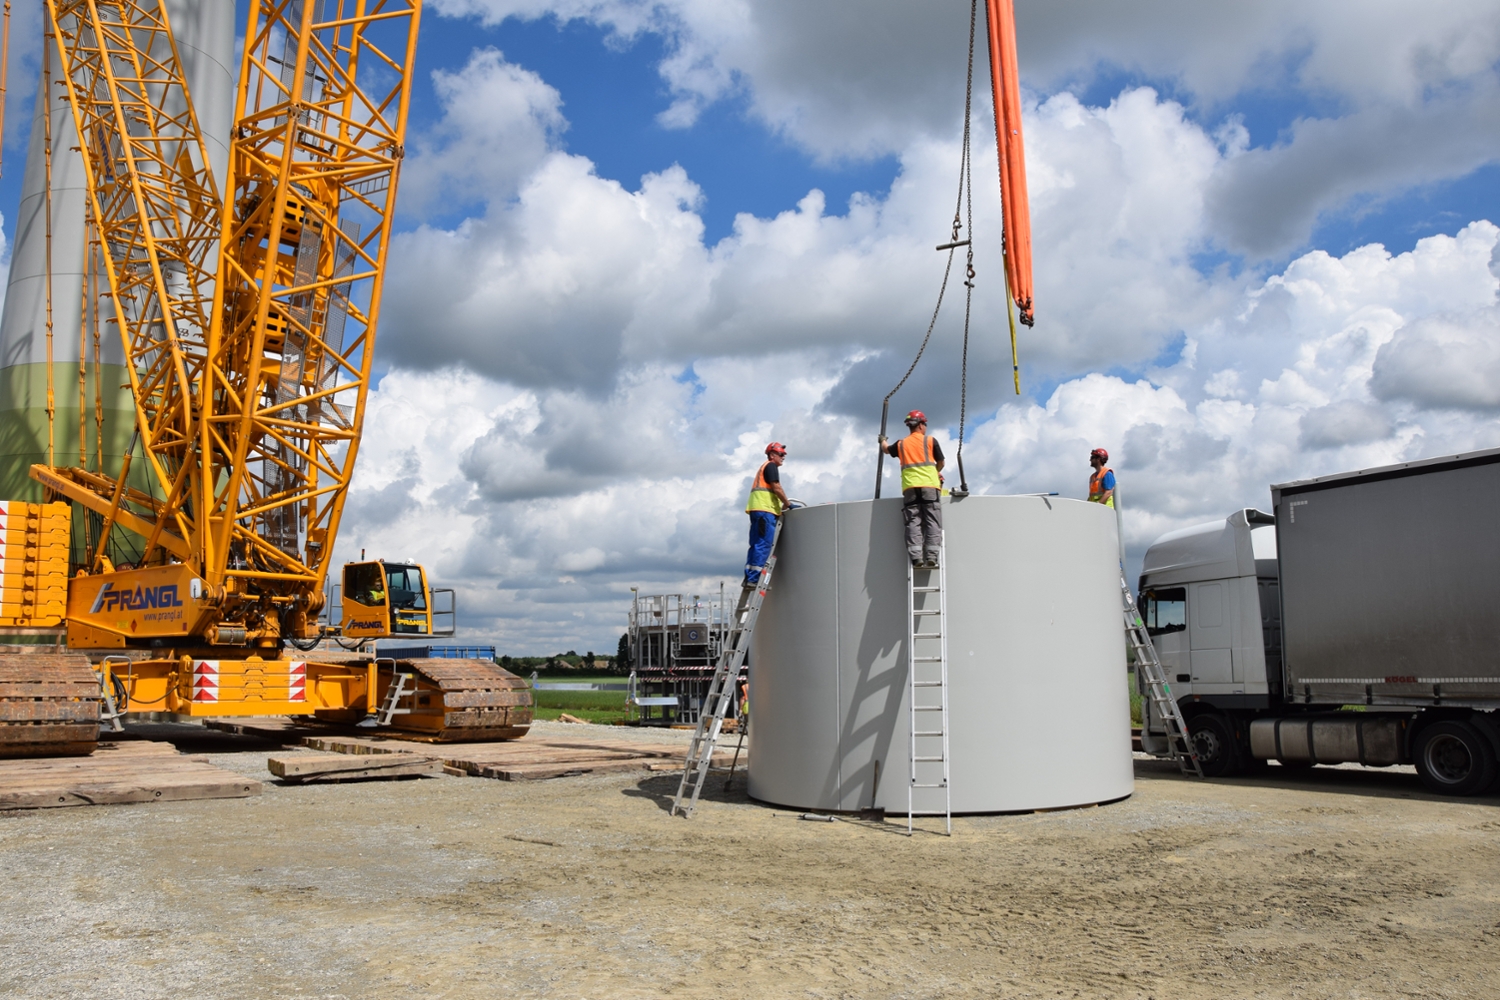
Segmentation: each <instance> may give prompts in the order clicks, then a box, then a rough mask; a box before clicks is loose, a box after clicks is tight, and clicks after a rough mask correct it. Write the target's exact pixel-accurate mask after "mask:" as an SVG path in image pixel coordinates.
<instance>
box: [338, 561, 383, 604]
mask: <svg viewBox="0 0 1500 1000" xmlns="http://www.w3.org/2000/svg"><path fill="white" fill-rule="evenodd" d="M344 593H345V594H347V595H348V597H349V599H350V600H353V601H358V602H359V603H360V604H363V605H366V606H368V607H379V606H380V605H382V604H384V603H385V602H386V589H385V576H384V574H383V573H381V572H380V563H350V564H349V565H348V566H345V567H344Z"/></svg>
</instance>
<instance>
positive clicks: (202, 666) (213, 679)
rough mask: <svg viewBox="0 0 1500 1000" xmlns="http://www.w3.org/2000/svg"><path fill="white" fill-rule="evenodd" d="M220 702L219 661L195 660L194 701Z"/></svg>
mask: <svg viewBox="0 0 1500 1000" xmlns="http://www.w3.org/2000/svg"><path fill="white" fill-rule="evenodd" d="M218 700H219V661H218V660H195V661H194V662H193V701H195V702H210V701H215V702H216V701H218Z"/></svg>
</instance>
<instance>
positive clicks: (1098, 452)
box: [1089, 448, 1109, 462]
mask: <svg viewBox="0 0 1500 1000" xmlns="http://www.w3.org/2000/svg"><path fill="white" fill-rule="evenodd" d="M1089 458H1097V459H1098V460H1099V461H1101V462H1108V461H1109V452H1107V451H1105V450H1104V449H1103V448H1095V449H1094V450H1093V451H1091V452H1089Z"/></svg>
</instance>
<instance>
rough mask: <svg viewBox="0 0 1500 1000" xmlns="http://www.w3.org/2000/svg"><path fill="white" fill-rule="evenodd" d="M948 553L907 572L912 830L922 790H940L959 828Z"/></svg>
mask: <svg viewBox="0 0 1500 1000" xmlns="http://www.w3.org/2000/svg"><path fill="white" fill-rule="evenodd" d="M947 566H948V558H947V552H946V550H945V551H943V552H941V553H939V556H938V564H937V566H936V567H935V568H922V567H918V566H916V565H912V566H910V567H909V568H908V569H907V571H906V609H907V634H906V635H907V638H906V676H907V683H908V685H909V690H908V696H909V697H908V704H909V705H910V707H911V711H910V716H911V770H910V772H909V774H910V781H909V782H908V785H907V789H906V832H907V834H908V835H910V834H911V832H912V816H913V815H914V814H915V811H916V800H917V795H918V789H923V788H933V789H940V790H941V791H942V796H943V821H944V823H945V825H946V829H947V832H948V833H949V834H950V835H951V834H952V833H953V799H952V794H951V792H950V790H949V781H948V779H949V774H948V599H947V596H946V593H945V590H946V587H945V583H946V577H947V572H948V570H947Z"/></svg>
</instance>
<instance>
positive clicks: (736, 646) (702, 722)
mask: <svg viewBox="0 0 1500 1000" xmlns="http://www.w3.org/2000/svg"><path fill="white" fill-rule="evenodd" d="M781 525H782V519H781V518H779V517H778V518H777V519H776V528H775V530H774V531H773V532H772V533H771V550H770V552H769V553H768V554H767V556H766V564H765V565H764V566H761V567H759V569H760V576H759V578H758V579H757V582H756V585H755V586H754V587H746V588H744V590H743V591H742V592H741V593H740V603H739V606H738V607H736V608H735V611H734V623H733V626H732V628H731V629H730V632H729V637H728V638H727V639H726V640H725V641H724V648H723V651H722V652H720V654H719V664H718V666H717V667H716V668H715V670H714V676H713V680H711V681H709V683H708V693H707V694H705V695H704V696H703V707H702V709H701V711H699V713H698V728H697V730H696V731H695V732H694V733H693V742H692V743H690V744H688V752H687V763H686V765H685V766H684V767H683V770H682V781H681V782H680V783H679V784H678V786H677V797H676V798H675V799H673V800H672V815H673V816H676V815H677V814H678V813H679V812H680V813H682V814H683V815H684V816H689V817H691V816H692V815H693V809H694V808H695V807H696V806H697V805H698V796H699V795H700V794H701V793H702V791H703V782H704V779H706V778H707V777H708V772H709V770H710V765H711V764H712V762H713V758H714V750H715V749H717V747H718V745H719V732H720V731H721V730H722V729H723V727H724V716H725V715H726V714H727V713H728V711H729V706H730V705H731V704H732V703H733V702H734V685H735V681H736V680H738V678H739V676H740V669H741V668H742V667H744V665H745V654H746V653H748V652H749V650H750V637H751V635H752V634H753V633H754V632H755V622H756V619H758V618H759V617H760V608H761V604H762V603H764V602H765V599H766V592H767V591H768V590H770V589H771V573H772V571H773V570H774V569H775V568H776V543H777V542H779V541H780V540H781ZM689 786H691V787H692V793H691V795H690V796H689V795H688V787H689ZM685 796H687V802H686V804H685V805H684V803H683V798H684V797H685Z"/></svg>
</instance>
